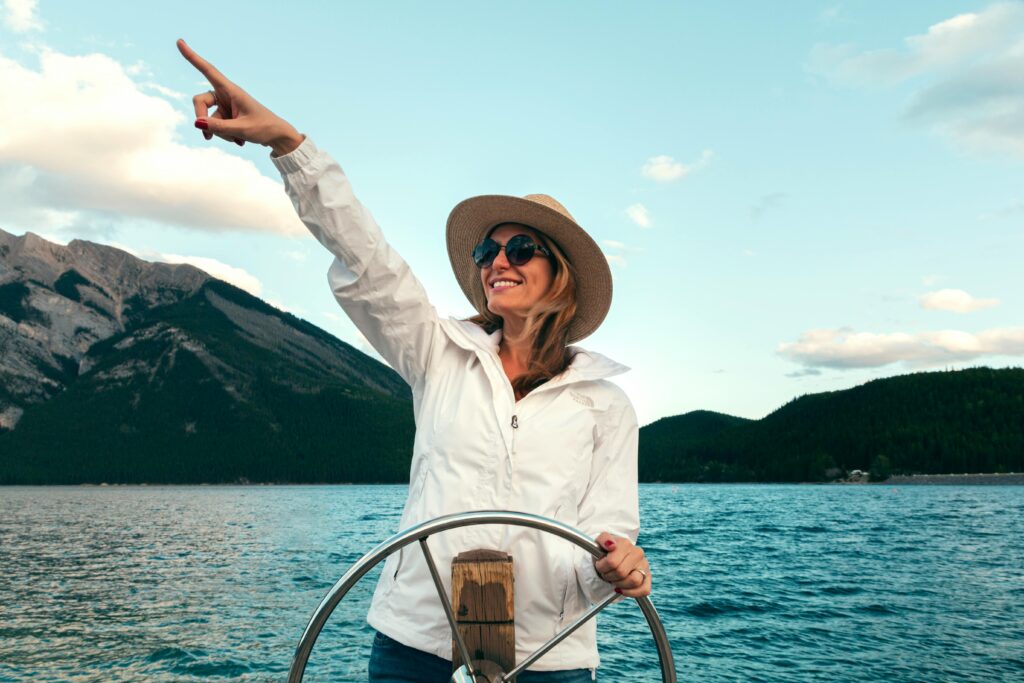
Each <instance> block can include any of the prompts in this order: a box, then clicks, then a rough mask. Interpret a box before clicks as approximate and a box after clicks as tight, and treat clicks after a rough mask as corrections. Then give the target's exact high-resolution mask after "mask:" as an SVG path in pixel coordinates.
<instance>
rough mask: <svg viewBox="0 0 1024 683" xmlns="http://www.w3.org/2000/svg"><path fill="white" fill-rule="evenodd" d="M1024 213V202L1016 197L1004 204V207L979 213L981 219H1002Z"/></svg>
mask: <svg viewBox="0 0 1024 683" xmlns="http://www.w3.org/2000/svg"><path fill="white" fill-rule="evenodd" d="M1022 213H1024V202H1022V201H1021V200H1019V199H1014V200H1013V201H1012V202H1010V203H1009V204H1007V205H1006V206H1003V207H1002V208H999V209H996V210H995V211H988V212H986V213H983V214H979V215H978V220H979V221H991V220H1002V219H1004V218H1012V217H1013V216H1017V215H1020V214H1022Z"/></svg>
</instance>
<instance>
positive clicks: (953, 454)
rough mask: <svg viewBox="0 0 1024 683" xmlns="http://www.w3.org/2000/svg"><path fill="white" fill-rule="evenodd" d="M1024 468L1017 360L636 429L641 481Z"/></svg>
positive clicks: (1021, 376) (1023, 378)
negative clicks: (748, 413)
mask: <svg viewBox="0 0 1024 683" xmlns="http://www.w3.org/2000/svg"><path fill="white" fill-rule="evenodd" d="M854 469H860V470H864V471H868V470H869V469H873V470H874V471H875V472H881V471H884V470H889V471H891V472H892V473H893V474H897V473H906V474H910V473H923V474H937V473H945V472H958V473H960V472H1021V471H1024V369H1022V368H1006V369H992V368H972V369H967V370H959V371H947V372H926V373H915V374H910V375H901V376H898V377H890V378H887V379H879V380H874V381H872V382H868V383H866V384H863V385H861V386H858V387H854V388H852V389H846V390H844V391H832V392H826V393H821V394H811V395H807V396H801V397H800V398H797V399H794V400H793V401H790V402H789V403H787V404H786V405H785V406H783V407H781V408H779V409H778V410H776V411H774V412H773V413H771V414H770V415H768V416H766V417H764V418H762V419H760V420H742V419H740V418H730V417H729V416H725V415H718V414H715V413H703V414H701V413H688V414H687V415H682V416H679V417H674V418H665V419H663V420H659V421H658V422H655V423H653V424H650V425H648V426H646V427H644V428H643V429H641V430H640V476H641V480H643V481H821V480H825V479H829V478H832V477H831V476H830V475H834V474H835V473H838V472H841V471H850V470H854Z"/></svg>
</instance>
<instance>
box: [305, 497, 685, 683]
mask: <svg viewBox="0 0 1024 683" xmlns="http://www.w3.org/2000/svg"><path fill="white" fill-rule="evenodd" d="M482 524H507V525H510V526H523V527H529V528H532V529H537V530H539V531H543V532H546V533H549V534H552V535H554V536H558V537H560V538H563V539H565V540H566V541H569V542H570V543H573V544H575V545H577V546H579V547H580V548H582V549H583V550H586V551H587V552H589V553H590V554H591V555H593V556H594V557H597V558H601V557H603V556H604V555H605V552H604V550H603V549H602V548H601V547H600V546H598V544H597V543H596V542H594V540H593V539H591V538H590V537H589V536H587V535H586V534H584V533H582V532H581V531H579V530H577V529H574V528H573V527H571V526H569V525H567V524H563V523H561V522H558V521H556V520H553V519H548V518H546V517H541V516H539V515H531V514H528V513H525V512H510V511H506V510H479V511H474V512H459V513H455V514H451V515H444V516H442V517H436V518H434V519H431V520H428V521H426V522H423V523H421V524H417V525H416V526H412V527H410V528H408V529H406V530H404V531H400V532H398V533H397V534H395V535H394V536H392V537H391V538H389V539H387V540H386V541H384V542H382V543H381V544H379V545H378V546H377V547H376V548H374V549H373V550H371V551H370V552H368V553H366V554H365V555H363V556H362V557H361V558H360V559H359V560H358V561H357V562H356V563H355V564H353V565H352V566H351V567H350V568H349V570H348V571H347V572H345V574H344V575H343V576H342V577H341V578H340V579H338V581H337V583H335V584H334V586H333V587H332V588H331V590H330V591H328V593H327V595H326V596H324V598H323V599H322V600H321V601H320V604H319V605H318V606H317V608H316V611H314V612H313V616H312V617H311V618H310V620H309V623H308V624H307V625H306V628H305V630H304V631H303V633H302V638H301V639H300V640H299V644H298V647H296V648H295V656H294V657H293V658H292V665H291V669H290V670H289V672H288V683H301V681H302V677H303V675H304V674H305V671H306V663H307V662H308V661H309V656H310V654H311V653H312V651H313V645H314V644H315V643H316V639H317V637H318V636H319V635H320V631H321V630H322V629H323V627H324V625H325V624H326V623H327V620H328V619H329V618H330V616H331V614H332V613H333V612H334V609H335V608H336V607H337V606H338V603H340V602H341V601H342V599H343V598H344V597H345V595H346V594H347V593H348V592H349V590H351V589H352V587H353V586H355V585H356V584H357V583H358V582H359V581H360V579H362V578H363V577H364V576H365V575H366V574H367V573H368V572H369V571H370V570H371V569H373V568H374V567H376V566H377V565H378V564H379V563H380V562H381V561H383V560H384V559H385V558H387V557H388V556H389V555H391V554H392V553H394V552H397V551H398V550H401V549H402V548H404V547H405V546H407V545H410V544H412V543H416V542H420V544H421V548H423V550H424V553H425V555H426V557H427V561H428V564H429V565H430V566H431V567H433V559H432V558H431V556H430V554H429V550H428V548H427V546H426V539H427V538H429V537H430V536H432V535H434V534H437V533H441V532H442V531H448V530H449V529H457V528H459V527H464V526H478V525H482ZM433 579H434V582H435V586H436V587H437V588H438V590H439V593H440V595H439V597H440V598H441V600H442V603H443V604H444V605H445V607H444V609H445V612H446V614H447V616H448V619H449V623H450V624H451V623H452V621H453V620H452V617H451V613H450V612H451V604H450V602H448V601H447V600H448V599H447V595H445V594H444V589H443V588H442V587H441V585H440V584H439V579H438V577H437V576H436V572H434V576H433ZM615 597H616V596H612V598H609V599H608V600H606V601H604V602H603V603H600V604H599V605H596V606H594V607H592V608H591V610H589V611H588V612H587V613H585V614H584V615H583V616H582V617H581V618H580V619H578V620H577V621H576V622H574V624H572V625H570V626H569V627H567V628H566V629H563V630H562V631H561V632H560V633H559V634H557V635H556V636H555V638H556V639H558V640H555V639H552V640H554V642H552V641H549V642H548V643H547V644H545V645H544V646H542V647H541V648H540V649H539V650H538V651H537V652H540V653H541V654H544V653H546V652H547V650H548V649H550V647H553V646H554V645H555V644H557V642H559V641H560V640H561V638H564V637H566V636H568V634H569V633H571V631H572V630H575V628H577V627H579V626H580V625H582V624H583V622H584V621H586V620H588V619H590V618H591V617H592V616H594V615H596V614H597V613H598V612H600V611H601V609H603V608H604V607H606V606H607V605H608V604H610V603H611V602H612V601H613V600H614V598H615ZM635 600H636V602H637V604H638V605H639V607H640V611H641V612H643V615H644V618H646V620H647V626H648V628H649V629H650V631H651V635H652V636H653V637H654V643H655V646H656V648H657V650H658V659H659V660H660V662H661V680H662V681H663V683H676V670H675V661H674V660H673V659H672V648H671V646H670V645H669V642H668V637H667V636H666V634H665V627H664V626H663V625H662V623H661V618H660V617H659V616H658V612H657V610H656V609H655V608H654V604H653V603H651V601H650V599H649V598H635ZM457 634H458V629H455V637H456V638H457V639H458V640H461V638H459V636H458V635H457ZM537 652H535V653H534V655H536V654H537ZM531 657H533V655H531ZM537 658H539V655H538V657H537ZM467 661H468V660H467ZM534 661H535V660H534Z"/></svg>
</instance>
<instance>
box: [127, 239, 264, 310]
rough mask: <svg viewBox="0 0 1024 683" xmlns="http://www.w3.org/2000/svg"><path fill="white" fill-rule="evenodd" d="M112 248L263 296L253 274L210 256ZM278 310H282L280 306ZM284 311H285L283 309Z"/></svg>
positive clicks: (261, 286)
mask: <svg viewBox="0 0 1024 683" xmlns="http://www.w3.org/2000/svg"><path fill="white" fill-rule="evenodd" d="M110 246H113V247H117V248H118V249H121V250H123V251H127V252H128V253H129V254H131V255H132V256H135V257H137V258H140V259H142V260H144V261H158V262H161V263H187V264H189V265H192V266H195V267H196V268H198V269H199V270H201V271H203V272H205V273H207V274H209V275H212V276H213V277H215V278H217V279H218V280H223V281H224V282H227V283H229V284H232V285H234V286H235V287H238V288H239V289H241V290H243V291H246V292H248V293H249V294H252V295H253V296H256V297H258V296H261V295H262V294H263V283H262V282H260V280H259V278H257V277H256V276H255V275H253V274H252V273H250V272H248V271H247V270H245V269H244V268H239V267H237V266H232V265H229V264H227V263H224V262H223V261H218V260H217V259H213V258H209V257H208V256H186V255H183V254H168V253H164V252H160V251H153V250H151V249H134V248H132V247H129V246H127V245H124V244H120V243H117V242H112V243H111V245H110ZM278 308H281V307H280V306H278ZM282 310H284V309H282Z"/></svg>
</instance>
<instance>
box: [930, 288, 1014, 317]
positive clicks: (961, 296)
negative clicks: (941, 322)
mask: <svg viewBox="0 0 1024 683" xmlns="http://www.w3.org/2000/svg"><path fill="white" fill-rule="evenodd" d="M998 305H999V299H978V298H976V297H973V296H971V295H970V294H968V293H967V292H965V291H964V290H962V289H940V290H938V291H937V292H928V293H927V294H925V295H924V296H922V297H921V308H925V309H928V310H930V311H952V312H953V313H972V312H974V311H980V310H982V309H983V308H992V307H993V306H998Z"/></svg>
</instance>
